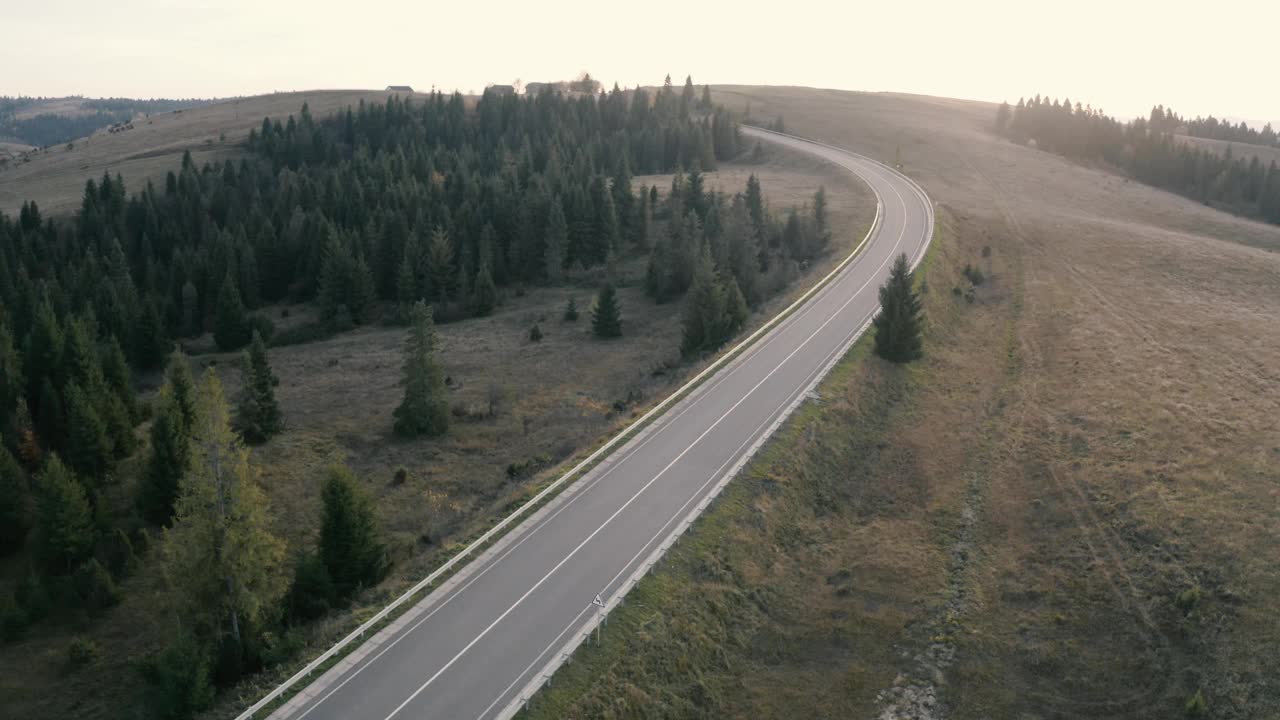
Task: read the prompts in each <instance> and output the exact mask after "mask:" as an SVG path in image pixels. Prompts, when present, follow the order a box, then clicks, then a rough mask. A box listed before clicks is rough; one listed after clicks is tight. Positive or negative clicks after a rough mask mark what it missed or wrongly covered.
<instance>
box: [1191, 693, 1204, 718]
mask: <svg viewBox="0 0 1280 720" xmlns="http://www.w3.org/2000/svg"><path fill="white" fill-rule="evenodd" d="M1208 711H1209V702H1208V701H1207V700H1205V699H1204V691H1203V690H1196V694H1195V695H1192V696H1191V699H1189V700H1187V717H1203V716H1204V714H1205V713H1207V712H1208Z"/></svg>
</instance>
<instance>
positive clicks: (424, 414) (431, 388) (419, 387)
mask: <svg viewBox="0 0 1280 720" xmlns="http://www.w3.org/2000/svg"><path fill="white" fill-rule="evenodd" d="M435 344H436V335H435V324H434V323H433V322H432V319H431V308H430V307H428V306H427V304H426V303H424V302H422V301H421V300H419V301H418V302H417V304H415V305H414V306H413V313H412V325H411V327H410V329H409V336H408V338H407V339H406V341H405V361H404V381H403V383H402V384H403V385H404V399H403V400H402V401H401V402H400V406H399V407H397V408H396V411H395V419H396V422H395V430H396V433H397V434H399V435H404V436H406V437H415V436H418V435H443V434H444V433H445V431H447V430H448V429H449V407H448V398H447V397H446V396H445V385H444V371H443V370H442V369H441V367H440V362H439V360H437V359H436V347H435Z"/></svg>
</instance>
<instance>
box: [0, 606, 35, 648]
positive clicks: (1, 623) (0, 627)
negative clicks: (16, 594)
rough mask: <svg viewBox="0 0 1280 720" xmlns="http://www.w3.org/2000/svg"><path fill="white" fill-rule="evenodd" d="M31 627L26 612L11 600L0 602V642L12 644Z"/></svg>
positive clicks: (29, 618)
mask: <svg viewBox="0 0 1280 720" xmlns="http://www.w3.org/2000/svg"><path fill="white" fill-rule="evenodd" d="M30 625H31V617H30V616H29V615H27V611H26V609H25V608H23V607H22V605H20V604H19V603H18V602H17V601H16V600H14V599H13V598H6V599H5V600H4V601H2V602H0V640H4V641H5V642H13V641H14V640H18V639H19V638H21V637H22V636H23V634H25V633H26V632H27V628H28V627H29V626H30Z"/></svg>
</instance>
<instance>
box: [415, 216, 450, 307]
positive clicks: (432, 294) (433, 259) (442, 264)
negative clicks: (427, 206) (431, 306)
mask: <svg viewBox="0 0 1280 720" xmlns="http://www.w3.org/2000/svg"><path fill="white" fill-rule="evenodd" d="M453 259H454V258H453V243H451V242H450V241H449V235H448V234H447V233H446V232H445V231H444V229H442V228H436V229H435V230H433V231H432V232H431V242H430V243H428V244H427V253H426V260H425V261H426V277H427V283H428V284H427V288H426V292H424V293H422V296H423V297H425V298H430V299H431V300H432V301H434V302H438V303H440V305H441V307H443V306H444V305H446V304H447V303H448V302H449V290H450V285H451V284H452V283H453V277H454V266H453Z"/></svg>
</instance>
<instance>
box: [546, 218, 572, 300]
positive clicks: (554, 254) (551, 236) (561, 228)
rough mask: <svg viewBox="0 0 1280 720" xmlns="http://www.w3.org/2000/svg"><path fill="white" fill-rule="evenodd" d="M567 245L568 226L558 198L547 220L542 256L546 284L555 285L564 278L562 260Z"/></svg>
mask: <svg viewBox="0 0 1280 720" xmlns="http://www.w3.org/2000/svg"><path fill="white" fill-rule="evenodd" d="M568 245H569V225H568V223H567V222H566V221H565V217H564V208H563V207H562V206H561V204H560V199H559V198H553V199H552V201H551V214H550V215H549V216H548V218H547V247H546V251H545V252H544V254H543V266H544V268H545V272H546V276H547V282H550V283H552V284H556V283H559V282H560V281H561V280H562V279H563V278H564V259H565V251H566V249H567V248H568Z"/></svg>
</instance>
